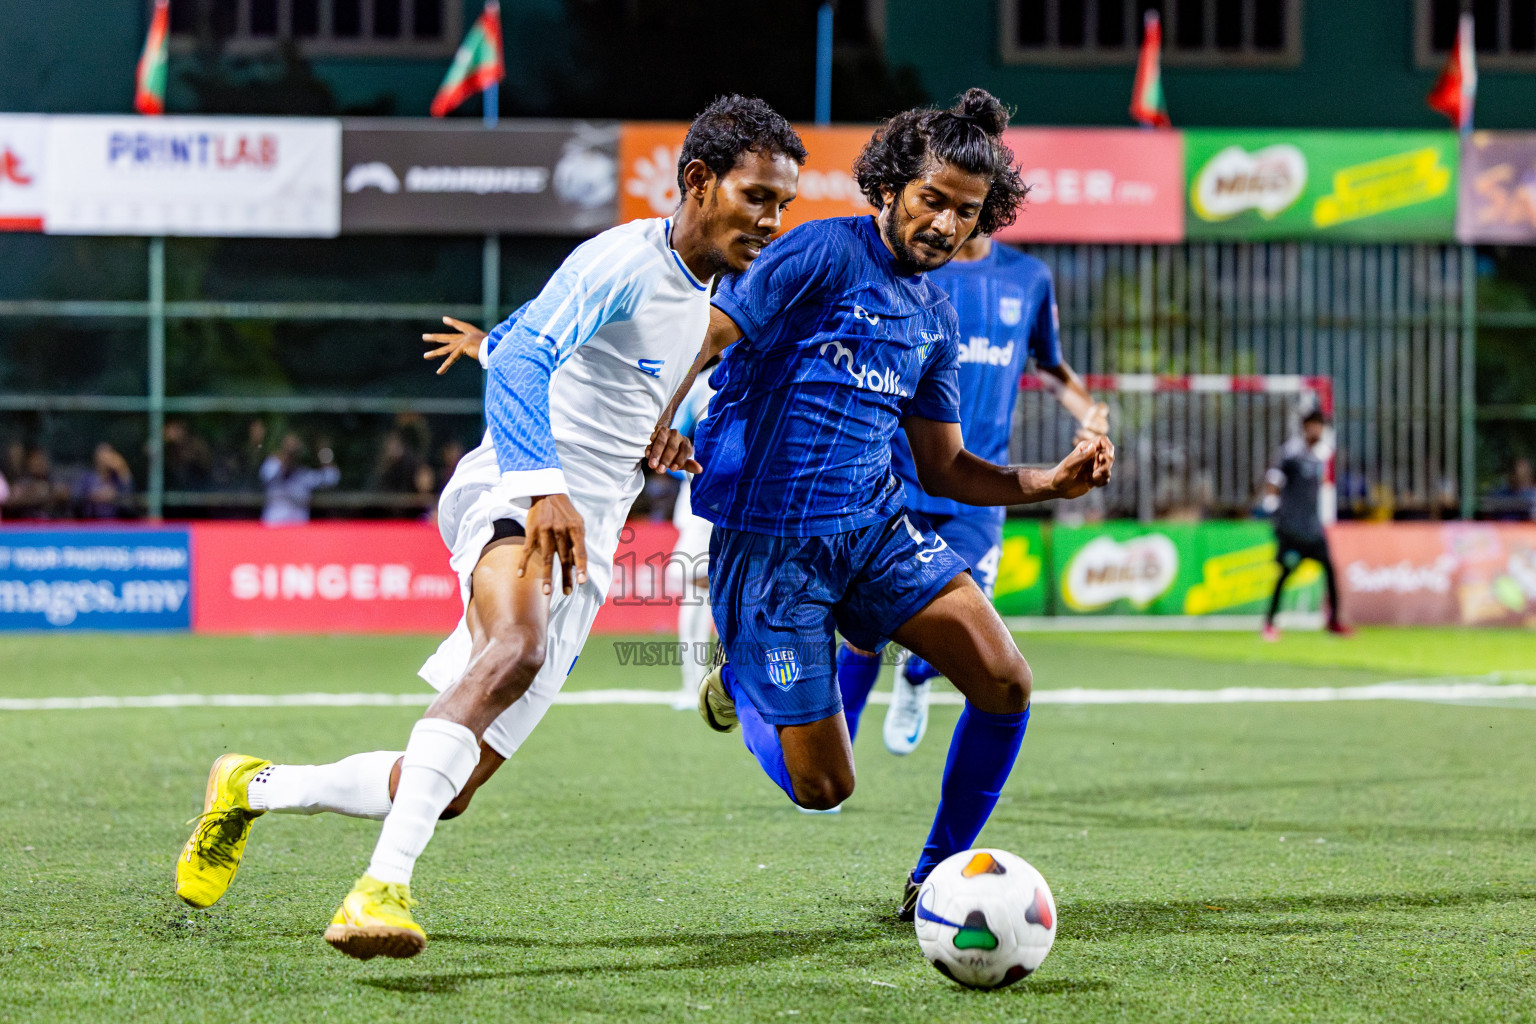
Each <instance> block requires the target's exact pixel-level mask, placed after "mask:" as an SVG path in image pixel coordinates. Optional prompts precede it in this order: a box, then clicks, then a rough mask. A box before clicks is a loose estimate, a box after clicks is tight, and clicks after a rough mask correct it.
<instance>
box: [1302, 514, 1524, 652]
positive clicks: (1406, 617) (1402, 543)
mask: <svg viewBox="0 0 1536 1024" xmlns="http://www.w3.org/2000/svg"><path fill="white" fill-rule="evenodd" d="M1328 539H1329V544H1330V546H1331V547H1332V550H1333V561H1334V565H1335V566H1336V568H1337V569H1338V573H1339V587H1340V589H1341V590H1342V592H1343V593H1342V594H1341V596H1340V602H1341V603H1342V604H1343V606H1344V612H1345V615H1346V616H1347V617H1348V619H1349V621H1351V622H1355V623H1362V624H1381V625H1401V626H1409V625H1435V626H1524V627H1526V628H1536V524H1532V523H1444V524H1439V523H1390V524H1371V523H1348V524H1341V525H1339V526H1335V527H1333V528H1332V529H1330V530H1329V532H1328Z"/></svg>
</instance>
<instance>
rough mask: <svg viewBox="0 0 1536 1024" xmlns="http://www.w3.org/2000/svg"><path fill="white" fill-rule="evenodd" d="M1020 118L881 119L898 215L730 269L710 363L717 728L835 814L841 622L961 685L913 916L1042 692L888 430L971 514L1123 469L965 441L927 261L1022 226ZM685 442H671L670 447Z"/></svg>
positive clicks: (992, 790)
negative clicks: (737, 737) (913, 491)
mask: <svg viewBox="0 0 1536 1024" xmlns="http://www.w3.org/2000/svg"><path fill="white" fill-rule="evenodd" d="M1007 122H1008V115H1007V112H1006V111H1005V110H1004V109H1003V107H1002V105H1001V104H1000V103H998V102H997V100H996V99H995V98H993V97H992V96H991V95H990V94H989V93H987V92H985V91H983V90H980V89H973V90H971V91H969V92H968V93H966V95H965V97H964V98H963V100H962V102H961V104H960V105H959V106H958V107H957V108H955V109H953V110H948V111H940V110H910V111H907V112H905V113H902V114H898V115H897V116H895V117H893V118H891V119H890V120H889V121H888V122H886V123H885V124H884V125H882V126H881V127H880V128H878V129H876V131H875V134H874V136H873V137H872V138H871V139H870V142H869V144H868V145H867V146H866V147H865V148H864V151H863V152H862V153H861V154H860V156H859V158H858V160H857V162H856V163H855V165H854V174H855V177H856V178H857V180H858V181H859V184H860V187H861V188H862V189H863V191H864V194H865V195H866V196H867V197H868V198H869V200H870V202H871V203H872V204H873V205H875V206H876V207H877V208H878V209H879V211H880V212H879V214H878V215H877V216H876V217H846V218H837V219H831V220H824V221H813V222H811V223H808V224H805V225H802V226H801V227H798V228H796V229H795V230H793V231H790V232H789V233H787V234H786V235H785V236H784V237H783V238H781V239H779V240H777V241H774V242H773V243H771V244H770V245H769V246H768V248H767V249H766V250H765V251H764V253H763V255H762V257H761V258H760V259H759V261H758V262H757V264H755V265H754V266H753V267H752V268H751V269H750V270H749V271H747V272H745V273H742V274H739V275H737V276H735V277H732V278H728V279H726V281H725V282H724V283H723V284H722V285H721V288H720V290H719V292H718V293H717V294H716V296H715V299H714V309H713V310H712V311H711V314H710V328H709V331H708V334H707V338H706V342H705V345H704V348H703V350H702V351H701V352H700V354H699V359H698V361H697V362H696V363H695V366H696V367H697V366H702V365H703V364H704V363H705V362H707V361H708V360H709V359H710V358H712V357H713V356H714V355H715V354H716V353H718V352H721V351H725V350H726V347H727V346H730V345H733V343H736V342H739V344H734V347H731V348H730V349H729V350H728V351H726V354H725V357H724V359H723V360H722V362H721V365H720V367H719V368H718V369H716V370H715V372H714V374H713V376H712V377H711V383H712V384H713V385H714V387H715V388H716V395H715V397H714V399H712V400H711V402H710V406H709V415H708V416H707V417H706V418H705V419H704V421H703V424H702V425H701V427H700V430H699V434H698V437H697V438H696V444H697V447H698V451H699V461H700V462H702V463H703V466H704V470H703V472H702V473H701V474H700V475H699V476H698V478H697V479H696V481H695V483H694V490H693V508H694V512H695V513H696V514H698V515H701V516H703V517H705V518H706V519H709V520H711V521H712V522H713V523H714V524H715V530H714V535H713V537H712V539H711V542H710V564H711V573H710V598H711V603H712V605H713V609H714V613H715V621H716V625H717V628H718V629H719V633H720V641H721V645H722V647H723V648H724V649H725V652H726V655H727V659H728V664H726V665H725V666H724V667H723V668H722V669H718V670H716V671H714V672H712V673H710V675H709V676H707V677H706V679H705V681H704V683H703V685H701V687H700V712H701V714H702V715H703V716H704V717H705V720H706V721H707V722H708V723H709V724H710V725H711V726H712V727H713V728H715V729H717V730H719V731H722V732H725V731H729V730H731V729H733V728H735V726H736V725H737V724H738V723H739V724H740V725H741V726H742V732H743V738H744V739H745V740H746V744H747V747H748V749H750V750H751V751H752V753H753V755H754V756H755V757H756V758H757V760H758V763H759V764H760V765H762V767H763V770H764V771H765V772H766V773H767V774H768V776H769V777H770V778H772V779H773V780H774V782H776V783H777V784H778V785H779V786H780V787H781V788H782V789H783V790H784V792H785V793H786V794H788V795H789V797H790V799H791V800H793V801H794V802H795V803H796V804H797V805H799V806H801V807H808V808H813V809H827V808H830V807H834V806H836V805H838V804H840V803H842V801H843V800H844V799H846V798H847V796H848V795H849V794H850V793H851V792H852V791H853V784H854V769H853V751H852V747H851V746H850V744H849V741H848V729H847V726H846V724H845V722H844V720H843V715H842V699H841V695H840V693H839V691H838V687H837V680H836V677H835V671H834V668H833V664H832V660H833V659H832V657H831V654H832V650H833V647H832V641H833V633H834V629H835V630H837V631H840V632H841V633H842V634H843V635H844V636H846V637H848V639H849V640H850V641H851V642H853V643H854V644H856V645H858V646H859V647H861V648H864V649H866V650H879V649H880V648H881V647H882V646H884V644H885V643H886V641H887V640H889V639H895V640H897V641H898V642H900V643H901V644H902V645H903V646H904V647H907V648H908V649H909V650H912V651H914V652H917V653H918V654H920V655H921V656H922V657H924V658H925V659H926V660H928V661H929V662H931V663H932V664H933V665H935V666H936V667H938V669H939V670H940V671H941V672H943V673H944V674H945V675H947V676H949V678H950V679H951V680H953V681H954V684H955V686H956V688H957V689H959V690H960V692H961V693H963V694H965V696H966V701H967V703H966V708H965V710H964V712H962V714H961V716H960V721H959V723H958V724H957V725H956V727H955V734H954V740H953V742H952V744H951V747H950V752H949V761H948V764H947V765H946V767H945V770H944V779H943V785H942V795H941V798H940V802H939V808H938V812H937V814H936V816H935V818H934V823H933V828H932V831H931V832H930V834H929V837H928V842H927V844H926V845H925V846H924V848H923V850H922V853H921V856H920V857H919V859H918V861H917V865H916V867H915V868H914V869H913V871H912V873H911V874H910V875H909V876H908V879H907V887H906V890H905V891H904V893H903V898H902V914H903V916H905V917H908V918H910V916H911V914H912V910H913V903H914V902H915V899H916V894H917V891H918V884H919V883H921V882H922V881H923V880H924V879H925V878H926V877H927V875H928V873H929V872H930V871H932V869H933V867H934V866H935V865H937V864H938V863H939V861H941V860H943V859H944V858H945V857H947V856H949V855H950V854H952V853H955V852H957V851H959V850H964V849H966V848H968V847H969V846H971V845H972V844H973V842H974V840H975V838H976V836H977V835H978V834H979V833H980V831H981V828H982V826H983V825H984V824H985V823H986V820H987V818H988V816H989V815H990V814H991V812H992V808H993V806H994V805H995V804H996V802H997V797H998V795H999V793H1000V792H1001V790H1002V786H1003V784H1004V782H1006V780H1007V778H1008V773H1009V772H1010V770H1011V769H1012V767H1013V762H1014V759H1015V757H1016V756H1017V755H1018V750H1019V746H1020V744H1021V742H1022V741H1023V738H1024V730H1025V726H1026V724H1027V722H1028V719H1029V693H1030V686H1031V682H1032V679H1031V676H1030V671H1029V665H1028V664H1027V663H1026V662H1025V661H1024V658H1023V656H1022V655H1021V654H1020V653H1019V650H1018V648H1017V647H1016V646H1015V645H1014V642H1013V638H1012V637H1011V636H1010V635H1009V633H1008V630H1007V629H1006V628H1005V627H1004V626H1003V623H1002V620H1001V619H1000V618H998V615H997V613H996V612H995V611H994V610H993V609H992V606H991V604H990V602H989V601H988V600H987V598H986V596H985V595H984V594H983V593H982V592H981V589H980V588H979V587H977V585H976V583H975V582H974V581H973V580H972V579H971V576H970V574H969V572H968V568H967V566H966V564H965V562H964V561H963V560H962V559H961V558H960V557H959V556H958V555H956V554H955V552H954V551H953V550H952V549H951V548H950V547H949V545H948V544H947V543H946V542H945V541H944V539H943V538H942V537H939V536H938V535H936V534H935V533H934V532H933V530H932V528H931V527H930V526H929V525H928V523H927V521H926V520H924V519H923V517H922V516H921V514H920V513H916V512H910V511H908V510H907V508H906V504H905V493H904V488H903V487H902V484H901V482H900V481H899V480H898V479H897V478H896V477H895V476H894V475H893V474H892V473H891V449H890V445H891V438H892V437H893V436H894V435H895V433H896V431H897V429H898V427H900V428H903V429H905V430H906V432H907V436H908V439H909V441H910V442H911V446H912V453H913V461H914V464H915V466H916V467H917V473H918V476H919V477H920V478H921V479H922V481H923V483H924V485H925V486H926V487H927V489H928V490H929V492H930V493H933V494H937V495H941V496H945V497H950V498H954V499H956V500H958V501H961V502H963V503H965V504H970V505H1011V504H1018V503H1022V502H1031V501H1041V500H1045V499H1048V498H1055V497H1076V496H1077V495H1080V494H1083V493H1086V492H1087V491H1088V490H1090V489H1091V488H1093V487H1095V486H1102V485H1103V484H1104V483H1106V482H1107V481H1108V479H1109V474H1110V469H1111V467H1112V465H1113V462H1114V448H1113V446H1112V445H1110V444H1109V442H1108V440H1107V439H1103V438H1101V439H1099V440H1097V441H1092V442H1083V443H1081V444H1079V445H1078V446H1077V447H1076V448H1074V449H1073V451H1072V453H1071V454H1070V455H1069V456H1068V457H1067V458H1066V459H1064V460H1063V461H1062V462H1061V463H1060V464H1059V465H1058V466H1056V467H1054V468H1053V469H1050V470H1034V469H1027V468H1023V467H1008V466H999V465H995V464H993V463H990V462H987V461H986V460H984V459H981V458H979V457H977V456H976V455H973V454H971V453H970V452H967V451H966V450H965V449H964V446H963V445H962V443H961V435H960V425H959V420H960V410H959V392H958V389H957V379H958V374H959V339H958V336H957V328H956V320H955V313H954V308H953V307H952V306H951V305H950V303H949V300H948V298H947V297H946V296H945V294H944V292H943V290H942V289H940V288H939V287H938V286H937V285H935V284H934V283H933V282H932V281H930V280H928V278H927V277H926V275H925V273H924V272H925V271H927V270H931V269H934V268H937V267H939V266H942V265H943V264H944V263H946V262H948V261H949V259H950V258H951V257H952V256H953V255H954V253H955V251H956V250H957V249H958V248H959V247H960V246H961V245H963V244H964V243H965V241H966V240H967V239H969V238H970V237H971V235H972V234H974V233H975V232H977V231H978V230H979V231H981V232H984V233H987V234H990V233H992V232H994V231H996V230H997V229H998V228H1000V227H1002V226H1004V225H1006V224H1008V223H1010V222H1011V221H1012V220H1013V218H1014V216H1015V215H1016V212H1017V208H1018V205H1019V203H1020V202H1021V201H1022V199H1023V197H1024V191H1025V190H1024V186H1023V183H1022V182H1021V181H1020V179H1019V175H1018V172H1017V171H1016V170H1015V169H1014V168H1013V166H1012V162H1013V154H1012V153H1011V152H1009V150H1008V149H1007V148H1006V147H1005V146H1004V145H1003V144H1002V138H1001V136H1002V131H1003V129H1004V128H1005V127H1006V125H1007ZM687 386H688V383H687V382H686V381H685V382H684V385H683V386H682V388H681V389H680V390H679V392H678V395H677V396H676V397H675V398H674V400H673V403H672V405H671V407H669V409H668V410H667V411H666V412H665V413H664V414H663V417H662V420H661V421H660V423H661V425H666V424H670V422H671V417H672V413H673V412H675V410H676V407H677V404H678V402H679V401H680V399H681V395H682V394H685V393H686V389H687ZM661 425H659V426H658V435H659V434H660V433H661V430H662V429H663V426H661ZM666 447H667V445H666V442H665V441H663V440H656V441H653V444H652V448H651V453H652V456H653V458H656V457H658V456H659V455H660V454H661V453H662V452H663V451H664V450H665V449H666Z"/></svg>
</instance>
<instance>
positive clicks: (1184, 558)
mask: <svg viewBox="0 0 1536 1024" xmlns="http://www.w3.org/2000/svg"><path fill="white" fill-rule="evenodd" d="M1050 555H1051V565H1052V574H1053V576H1052V591H1053V593H1052V598H1053V607H1052V609H1051V610H1052V612H1053V613H1054V614H1057V615H1109V614H1118V615H1126V614H1151V615H1251V614H1256V613H1259V612H1262V611H1263V610H1264V608H1265V607H1266V605H1267V603H1268V601H1269V597H1270V594H1271V593H1272V592H1273V590H1274V586H1275V580H1276V578H1277V577H1278V575H1279V572H1280V569H1279V566H1278V565H1277V564H1276V562H1275V537H1274V532H1273V531H1272V530H1271V529H1270V527H1269V526H1268V525H1267V524H1265V523H1256V522H1226V523H1165V524H1150V525H1143V524H1141V523H1134V522H1110V523H1101V524H1096V525H1092V526H1080V527H1064V526H1058V527H1055V528H1053V529H1052V530H1051V533H1050ZM1321 580H1322V572H1321V570H1319V568H1318V567H1317V565H1316V564H1314V563H1312V562H1304V563H1303V564H1302V566H1301V567H1300V568H1298V569H1297V570H1296V571H1295V572H1293V573H1292V574H1291V577H1290V579H1289V580H1288V581H1287V582H1286V589H1285V595H1284V597H1283V598H1282V603H1281V607H1282V608H1284V609H1285V610H1287V611H1297V610H1301V611H1316V610H1317V609H1318V608H1319V607H1320V604H1319V602H1320V601H1321V599H1322V587H1321Z"/></svg>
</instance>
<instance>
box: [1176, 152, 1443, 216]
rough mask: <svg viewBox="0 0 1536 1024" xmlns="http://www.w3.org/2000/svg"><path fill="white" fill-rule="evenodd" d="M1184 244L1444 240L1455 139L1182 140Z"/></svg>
mask: <svg viewBox="0 0 1536 1024" xmlns="http://www.w3.org/2000/svg"><path fill="white" fill-rule="evenodd" d="M1183 135H1184V152H1185V164H1186V166H1187V168H1188V173H1189V187H1188V190H1187V199H1188V203H1189V215H1188V219H1187V230H1188V236H1189V237H1190V238H1191V239H1204V238H1225V239H1232V240H1234V241H1263V240H1266V239H1275V238H1311V239H1317V240H1327V239H1338V240H1341V241H1417V240H1424V241H1450V240H1451V239H1452V238H1453V237H1454V228H1455V219H1456V169H1457V166H1458V163H1459V156H1458V148H1457V140H1456V135H1455V133H1453V132H1388V131H1380V132H1366V131H1297V132H1289V131H1221V130H1191V131H1187V132H1184V133H1183Z"/></svg>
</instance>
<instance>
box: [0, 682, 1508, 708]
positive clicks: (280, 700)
mask: <svg viewBox="0 0 1536 1024" xmlns="http://www.w3.org/2000/svg"><path fill="white" fill-rule="evenodd" d="M1501 678H1504V677H1503V676H1501V675H1499V674H1494V675H1489V676H1479V677H1472V678H1464V677H1451V678H1448V679H1439V680H1417V681H1415V680H1403V681H1399V682H1390V683H1375V684H1373V685H1370V686H1311V687H1296V688H1282V687H1253V686H1229V687H1226V688H1224V689H1220V690H1089V689H1083V688H1080V687H1075V688H1072V689H1062V690H1037V691H1035V694H1034V703H1036V704H1065V705H1106V704H1319V703H1328V702H1332V701H1372V700H1410V701H1412V700H1418V701H1464V700H1511V699H1517V700H1518V699H1533V698H1536V684H1531V683H1504V682H1500V681H1499V680H1500V679H1501ZM434 696H436V695H435V694H432V693H277V694H263V693H225V694H202V693H164V694H158V695H156V696H152V697H35V698H27V697H0V711H91V710H98V709H109V710H110V709H117V708H314V707H329V708H357V707H409V708H419V707H426V706H427V705H428V704H430V703H431V702H432V699H433V697H434ZM674 696H675V694H674V692H673V691H670V690H572V691H570V692H567V693H561V694H560V695H559V696H558V697H556V698H555V703H557V704H582V705H621V704H670V703H672V699H673V697H674ZM931 699H932V702H933V703H934V704H950V705H957V704H963V703H965V700H964V698H962V697H961V696H960V695H959V694H958V693H935V694H934V695H933V696H932V698H931ZM889 702H890V695H889V694H888V693H884V692H881V693H874V694H871V695H870V703H872V704H887V703H889Z"/></svg>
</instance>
